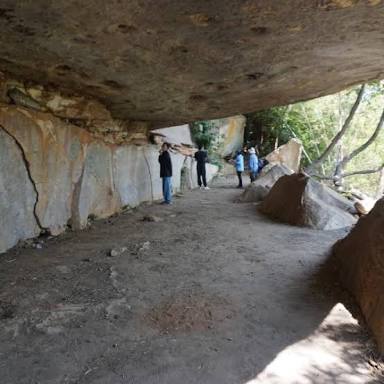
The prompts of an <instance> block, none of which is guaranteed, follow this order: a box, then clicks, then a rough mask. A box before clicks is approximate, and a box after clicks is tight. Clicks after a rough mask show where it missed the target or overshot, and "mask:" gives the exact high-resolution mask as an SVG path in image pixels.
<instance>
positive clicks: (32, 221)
mask: <svg viewBox="0 0 384 384" xmlns="http://www.w3.org/2000/svg"><path fill="white" fill-rule="evenodd" d="M0 164H1V168H0V207H1V209H0V211H1V213H0V228H1V230H0V253H1V252H4V251H6V250H7V249H8V248H10V247H12V246H13V245H15V244H16V243H17V242H18V240H19V239H27V238H30V237H34V236H37V235H38V234H39V233H40V228H39V226H38V225H37V222H36V218H35V216H34V214H33V212H34V205H35V202H36V192H35V190H34V188H33V185H32V182H31V180H30V178H29V176H28V172H27V170H26V167H25V163H24V160H23V157H22V154H21V153H20V149H19V148H18V147H17V145H16V143H15V141H14V139H13V138H12V137H10V136H9V135H8V134H7V133H6V132H5V131H4V130H3V129H0Z"/></svg>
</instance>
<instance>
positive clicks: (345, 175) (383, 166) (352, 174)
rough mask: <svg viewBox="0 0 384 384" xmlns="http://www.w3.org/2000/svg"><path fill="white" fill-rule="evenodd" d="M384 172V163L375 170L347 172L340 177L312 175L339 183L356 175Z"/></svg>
mask: <svg viewBox="0 0 384 384" xmlns="http://www.w3.org/2000/svg"><path fill="white" fill-rule="evenodd" d="M382 170H384V163H383V164H382V165H381V166H380V167H378V168H374V169H364V170H360V171H354V172H347V173H342V174H340V175H333V176H322V175H312V176H313V177H316V178H317V179H320V180H334V181H335V180H336V181H337V180H339V179H343V178H344V177H349V176H355V175H369V174H372V173H377V172H381V171H382Z"/></svg>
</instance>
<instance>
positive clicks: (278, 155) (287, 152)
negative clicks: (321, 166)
mask: <svg viewBox="0 0 384 384" xmlns="http://www.w3.org/2000/svg"><path fill="white" fill-rule="evenodd" d="M302 151H303V145H302V144H301V142H300V140H298V139H291V140H289V141H288V143H286V144H283V145H282V146H280V147H278V148H276V149H275V150H274V151H273V152H271V153H270V154H268V155H267V156H266V157H265V158H266V159H267V160H268V162H269V164H272V165H276V164H281V165H284V166H286V167H288V168H289V169H291V170H292V171H293V172H299V170H300V161H301V153H302Z"/></svg>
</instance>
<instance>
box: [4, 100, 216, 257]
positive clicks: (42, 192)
mask: <svg viewBox="0 0 384 384" xmlns="http://www.w3.org/2000/svg"><path fill="white" fill-rule="evenodd" d="M172 130H174V131H175V132H176V133H175V135H177V134H179V133H183V132H184V135H185V136H186V137H185V140H184V141H188V140H189V142H188V143H186V144H189V145H190V146H192V141H191V139H190V134H189V130H188V126H184V127H174V128H172V129H170V128H168V129H166V133H167V134H168V133H170V132H172ZM186 130H188V134H189V136H188V135H187V132H185V131H186ZM0 133H1V136H0V165H1V167H0V186H1V188H0V222H1V231H0V252H2V251H5V250H6V249H8V248H10V247H11V246H13V245H15V244H16V243H17V242H18V241H19V240H24V239H27V238H30V237H34V236H36V235H38V234H39V233H40V231H44V230H46V231H48V232H50V233H51V234H53V235H57V234H59V233H61V232H63V231H64V230H65V229H66V227H67V226H68V225H70V226H71V227H72V228H75V229H80V228H84V227H85V226H86V225H87V223H88V218H89V217H90V216H95V217H100V218H102V217H108V216H110V215H112V214H114V213H116V212H119V211H120V210H121V209H122V208H123V207H125V206H131V207H133V206H137V205H138V204H139V203H141V202H143V201H152V200H156V199H160V198H161V196H162V186H161V179H160V177H159V164H158V146H156V145H149V144H147V145H141V146H137V145H113V144H109V143H107V142H105V141H103V140H100V139H98V138H97V137H95V136H94V135H92V134H91V133H90V132H88V131H87V130H84V129H82V128H79V127H77V126H74V125H72V124H68V123H65V122H64V121H63V120H62V119H59V118H57V117H54V116H53V115H52V114H49V113H45V112H39V111H33V110H31V109H25V108H20V107H16V106H6V105H0ZM188 137H189V139H188ZM187 139H188V140H187ZM171 156H172V163H173V174H174V176H173V188H174V191H175V192H177V191H179V190H180V185H181V169H182V167H188V168H189V170H190V174H191V175H194V168H195V164H194V163H193V161H192V159H191V158H189V157H188V158H186V157H185V155H183V154H182V153H180V152H177V151H173V152H172V154H171ZM208 169H209V171H208V179H209V180H210V179H211V178H212V177H213V176H214V174H215V173H216V172H217V167H214V166H211V167H208ZM196 185H197V178H196V177H195V176H191V179H190V188H193V187H195V186H196Z"/></svg>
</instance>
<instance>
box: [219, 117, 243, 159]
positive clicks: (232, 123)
mask: <svg viewBox="0 0 384 384" xmlns="http://www.w3.org/2000/svg"><path fill="white" fill-rule="evenodd" d="M245 123H246V118H245V116H242V115H238V116H233V117H228V118H226V119H220V120H218V121H217V123H216V126H217V127H218V128H217V138H218V139H217V141H218V152H219V153H220V154H221V156H222V157H225V156H228V155H230V154H231V153H233V152H235V151H237V150H238V149H240V148H241V147H242V146H243V143H244V129H245Z"/></svg>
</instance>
